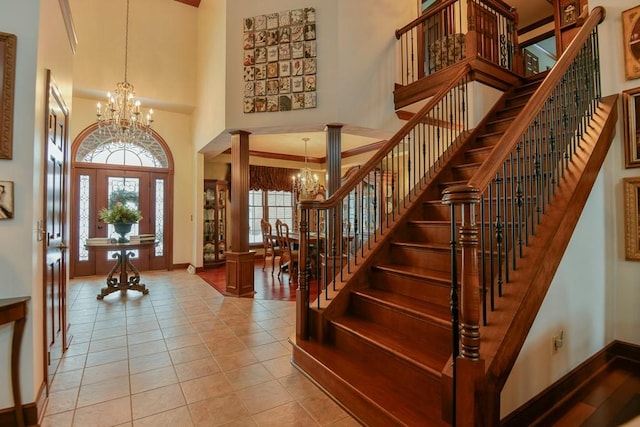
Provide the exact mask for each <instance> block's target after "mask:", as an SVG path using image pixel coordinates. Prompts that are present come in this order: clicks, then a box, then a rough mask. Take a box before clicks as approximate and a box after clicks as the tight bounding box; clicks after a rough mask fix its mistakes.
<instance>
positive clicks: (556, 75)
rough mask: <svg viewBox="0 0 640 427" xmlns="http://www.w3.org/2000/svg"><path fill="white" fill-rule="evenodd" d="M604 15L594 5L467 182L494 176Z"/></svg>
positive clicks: (483, 182) (478, 183) (478, 184)
mask: <svg viewBox="0 0 640 427" xmlns="http://www.w3.org/2000/svg"><path fill="white" fill-rule="evenodd" d="M604 18H605V10H604V8H603V7H602V6H597V7H595V8H594V9H593V10H592V11H591V14H590V15H589V18H588V19H587V20H586V22H585V24H584V25H583V26H582V28H581V29H580V31H579V32H578V34H577V35H576V36H575V38H574V39H573V41H572V42H571V43H570V44H569V47H568V48H567V50H565V51H564V53H563V54H562V56H561V57H560V59H559V60H558V62H557V63H556V65H555V66H554V67H553V68H552V69H551V71H550V72H549V74H548V75H547V77H546V78H545V79H544V81H543V82H542V84H541V85H540V87H539V88H538V90H537V91H536V92H535V93H534V94H533V96H532V97H531V99H530V100H529V102H527V105H526V106H525V107H524V108H523V109H522V111H521V112H520V114H518V116H517V117H516V118H515V119H514V121H513V125H512V126H510V127H509V128H508V129H507V131H506V132H505V133H504V135H503V136H502V138H500V141H498V144H496V146H495V148H494V149H493V151H492V153H491V155H490V157H489V159H488V160H487V161H486V162H484V163H483V164H482V166H480V168H479V169H478V171H477V172H476V174H475V175H474V176H473V177H472V178H471V179H470V180H469V185H470V186H472V187H475V188H478V189H481V190H484V189H485V188H487V186H488V185H489V183H491V181H492V180H493V178H494V177H495V175H496V173H497V172H498V170H499V168H501V167H502V164H503V163H504V162H505V161H506V160H507V157H509V155H510V153H511V151H512V150H513V149H514V147H515V145H516V143H517V141H518V140H519V139H520V137H521V136H522V134H523V133H524V132H525V130H526V129H527V128H528V127H529V125H530V123H531V120H532V118H533V117H535V115H536V114H538V112H539V111H540V110H541V109H542V107H543V106H544V104H545V102H546V101H547V98H549V95H551V93H552V91H553V90H554V89H555V87H556V85H557V84H558V82H559V81H560V79H561V78H562V76H563V75H564V74H565V72H566V71H567V70H568V69H569V67H570V66H571V64H572V62H573V60H574V58H575V57H576V56H577V55H578V53H579V52H580V50H581V49H582V46H583V45H584V44H585V42H586V41H587V39H588V38H589V37H590V35H591V32H592V31H593V29H594V28H595V27H596V26H597V25H598V24H600V23H601V22H602V21H603V20H604Z"/></svg>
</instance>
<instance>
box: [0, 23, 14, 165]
mask: <svg viewBox="0 0 640 427" xmlns="http://www.w3.org/2000/svg"><path fill="white" fill-rule="evenodd" d="M17 40H18V38H17V37H16V36H15V34H9V33H2V32H0V61H2V62H1V63H0V65H1V66H0V159H7V160H11V159H12V158H13V91H14V86H15V75H16V43H17Z"/></svg>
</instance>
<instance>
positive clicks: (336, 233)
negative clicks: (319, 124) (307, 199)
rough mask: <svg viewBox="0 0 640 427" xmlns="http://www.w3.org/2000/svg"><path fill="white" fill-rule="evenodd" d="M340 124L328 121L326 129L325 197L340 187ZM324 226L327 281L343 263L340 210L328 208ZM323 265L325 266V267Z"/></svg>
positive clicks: (323, 263)
mask: <svg viewBox="0 0 640 427" xmlns="http://www.w3.org/2000/svg"><path fill="white" fill-rule="evenodd" d="M342 126H343V125H342V124H341V123H329V124H328V125H327V126H326V131H327V175H326V184H327V198H330V197H331V196H332V195H333V194H334V193H335V192H336V191H338V189H339V188H340V185H342V183H341V175H342ZM326 215H327V218H325V226H326V227H327V230H326V233H327V239H326V241H325V245H327V247H326V251H324V252H325V253H327V254H328V257H327V258H324V259H323V260H322V269H321V270H322V272H325V271H328V272H329V273H328V275H329V277H327V283H328V280H329V278H330V277H333V276H334V274H335V273H337V271H339V270H340V269H341V268H342V266H343V264H344V261H345V260H344V257H343V256H342V255H343V253H342V251H341V249H340V245H341V243H342V211H341V210H338V209H329V210H328V211H327V213H326ZM325 266H326V267H327V268H325Z"/></svg>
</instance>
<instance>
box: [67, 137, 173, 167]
mask: <svg viewBox="0 0 640 427" xmlns="http://www.w3.org/2000/svg"><path fill="white" fill-rule="evenodd" d="M131 132H132V138H131V139H132V140H134V141H135V142H127V141H122V140H121V139H120V138H119V137H117V136H116V135H112V134H111V133H110V132H109V131H108V130H107V129H105V128H96V129H95V130H94V131H93V132H91V133H90V134H88V135H87V136H86V138H85V139H84V141H83V142H82V144H81V145H80V146H79V147H78V151H77V152H76V158H75V159H74V160H75V161H76V162H83V163H104V164H109V165H123V166H125V165H126V166H145V167H152V168H167V167H169V162H168V160H167V155H166V153H165V150H164V148H163V147H162V145H160V143H158V141H156V140H155V138H154V137H153V135H151V134H149V133H145V132H144V131H142V130H140V129H134V130H132V131H131Z"/></svg>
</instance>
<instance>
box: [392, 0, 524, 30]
mask: <svg viewBox="0 0 640 427" xmlns="http://www.w3.org/2000/svg"><path fill="white" fill-rule="evenodd" d="M458 1H459V0H448V1H446V2H444V3H441V4H439V5H438V6H436V7H434V8H429V9H427V13H423V14H422V15H420V16H418V17H417V18H416V19H414V20H413V21H411V22H409V23H408V24H407V25H405V26H404V27H402V28H400V29H397V30H396V39H400V37H401V36H402V35H403V34H404V33H406V32H407V31H409V30H410V29H412V28H413V27H416V26H418V25H420V24H422V23H423V22H424V21H426V20H427V19H429V18H431V17H433V16H434V15H436V14H438V13H440V12H442V11H443V10H444V9H446V8H447V7H449V6H451V5H452V4H454V3H457V2H458ZM482 3H483V4H485V5H487V6H489V7H491V8H492V9H494V10H496V11H498V12H500V13H502V14H503V15H504V16H506V17H508V18H510V19H513V20H516V13H514V12H513V11H512V10H511V9H512V8H511V6H509V5H508V4H506V3H505V2H503V1H502V0H483V1H482Z"/></svg>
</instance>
